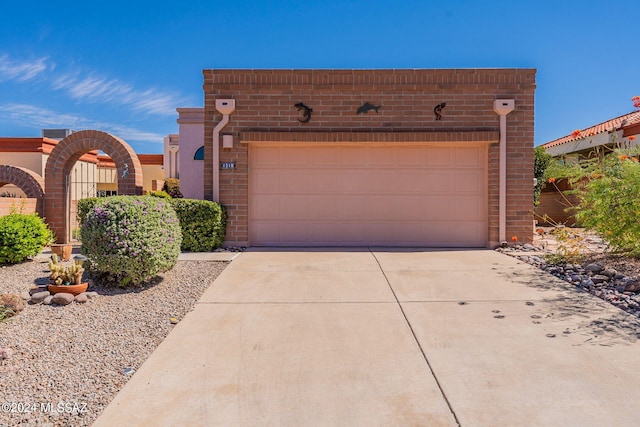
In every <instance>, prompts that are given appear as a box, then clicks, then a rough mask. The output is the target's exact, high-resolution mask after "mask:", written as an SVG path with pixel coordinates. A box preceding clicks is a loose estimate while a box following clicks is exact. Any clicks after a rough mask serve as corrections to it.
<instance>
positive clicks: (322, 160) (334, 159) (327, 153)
mask: <svg viewBox="0 0 640 427" xmlns="http://www.w3.org/2000/svg"><path fill="white" fill-rule="evenodd" d="M339 157H340V151H339V150H331V149H327V147H314V148H312V149H310V150H309V161H308V163H307V164H308V165H310V166H329V167H335V165H337V164H338V159H339Z"/></svg>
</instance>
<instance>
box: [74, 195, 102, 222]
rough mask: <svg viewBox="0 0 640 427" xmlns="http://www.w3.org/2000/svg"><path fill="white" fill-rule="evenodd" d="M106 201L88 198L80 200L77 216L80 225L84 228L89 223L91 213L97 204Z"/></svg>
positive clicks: (98, 198) (99, 198) (100, 198)
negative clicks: (88, 216) (88, 217)
mask: <svg viewBox="0 0 640 427" xmlns="http://www.w3.org/2000/svg"><path fill="white" fill-rule="evenodd" d="M104 199H105V198H104V197H87V198H86V199H80V200H78V212H77V214H76V217H77V219H78V224H80V225H81V226H82V224H84V223H85V222H86V221H87V214H88V213H89V211H91V210H93V207H94V206H95V205H96V203H98V202H100V201H101V200H104Z"/></svg>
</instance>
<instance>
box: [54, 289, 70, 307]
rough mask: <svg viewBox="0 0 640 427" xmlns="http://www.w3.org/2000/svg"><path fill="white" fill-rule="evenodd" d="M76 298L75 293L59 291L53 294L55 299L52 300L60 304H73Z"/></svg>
mask: <svg viewBox="0 0 640 427" xmlns="http://www.w3.org/2000/svg"><path fill="white" fill-rule="evenodd" d="M73 299H74V295H73V294H68V293H66V292H60V293H57V294H55V295H54V296H53V299H52V300H51V302H53V303H55V304H60V305H68V304H71V303H72V302H73Z"/></svg>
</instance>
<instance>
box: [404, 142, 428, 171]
mask: <svg viewBox="0 0 640 427" xmlns="http://www.w3.org/2000/svg"><path fill="white" fill-rule="evenodd" d="M425 164H427V151H426V150H425V149H424V147H405V148H404V149H402V150H398V166H400V167H406V166H424V165H425Z"/></svg>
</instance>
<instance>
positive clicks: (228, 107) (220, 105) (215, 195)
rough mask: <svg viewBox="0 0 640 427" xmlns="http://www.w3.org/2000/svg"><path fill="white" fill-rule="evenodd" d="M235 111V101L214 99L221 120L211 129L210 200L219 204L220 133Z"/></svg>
mask: <svg viewBox="0 0 640 427" xmlns="http://www.w3.org/2000/svg"><path fill="white" fill-rule="evenodd" d="M235 109H236V100H235V99H216V110H217V111H218V113H220V114H222V120H220V122H219V123H218V124H217V125H216V127H214V128H213V144H212V149H213V161H212V163H213V165H212V166H213V174H212V175H213V180H212V184H213V185H212V199H213V201H214V202H220V131H221V130H222V128H224V127H225V126H226V125H227V123H229V114H231V113H233V112H234V111H235Z"/></svg>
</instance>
